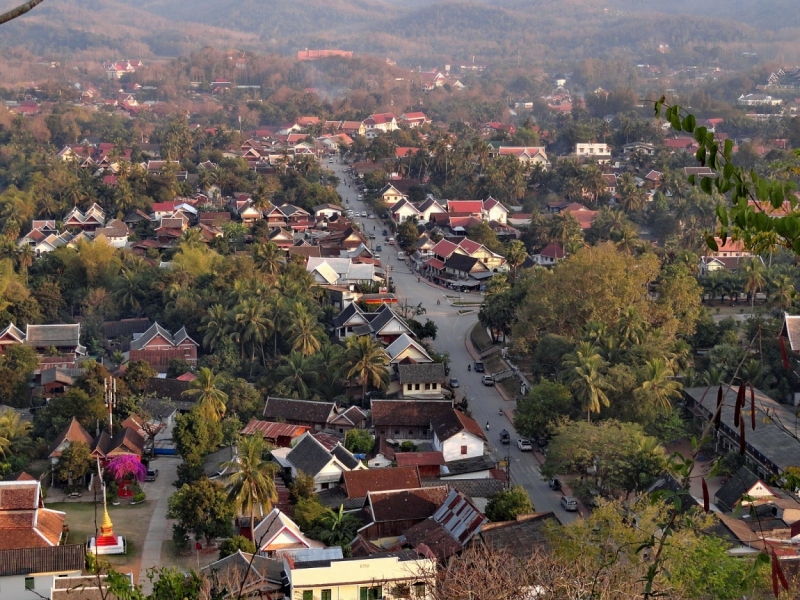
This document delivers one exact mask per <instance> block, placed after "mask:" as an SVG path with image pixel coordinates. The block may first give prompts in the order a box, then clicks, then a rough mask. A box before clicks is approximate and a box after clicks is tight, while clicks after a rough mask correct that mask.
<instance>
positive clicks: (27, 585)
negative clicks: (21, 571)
mask: <svg viewBox="0 0 800 600" xmlns="http://www.w3.org/2000/svg"><path fill="white" fill-rule="evenodd" d="M25 589H26V590H32V589H33V577H26V578H25Z"/></svg>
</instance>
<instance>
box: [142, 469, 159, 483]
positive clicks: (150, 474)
mask: <svg viewBox="0 0 800 600" xmlns="http://www.w3.org/2000/svg"><path fill="white" fill-rule="evenodd" d="M157 477H158V469H155V470H153V469H147V475H145V477H144V480H145V481H155V480H156V478H157Z"/></svg>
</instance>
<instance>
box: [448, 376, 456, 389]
mask: <svg viewBox="0 0 800 600" xmlns="http://www.w3.org/2000/svg"><path fill="white" fill-rule="evenodd" d="M450 387H452V388H457V387H458V379H456V378H455V377H454V378H453V379H451V380H450Z"/></svg>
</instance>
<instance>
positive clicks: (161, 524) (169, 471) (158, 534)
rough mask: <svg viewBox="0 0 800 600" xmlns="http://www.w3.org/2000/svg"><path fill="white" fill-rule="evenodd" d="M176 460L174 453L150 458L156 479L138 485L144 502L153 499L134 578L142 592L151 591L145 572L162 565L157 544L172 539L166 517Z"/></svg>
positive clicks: (175, 474)
mask: <svg viewBox="0 0 800 600" xmlns="http://www.w3.org/2000/svg"><path fill="white" fill-rule="evenodd" d="M180 462H181V461H180V459H179V458H178V457H177V456H161V457H159V458H158V459H157V460H154V461H153V462H152V466H151V468H152V469H158V471H159V473H158V479H156V480H155V481H153V482H150V483H145V484H144V485H143V486H142V489H143V490H144V492H145V493H146V494H147V499H148V501H152V500H155V501H156V506H155V509H154V510H153V515H152V516H151V517H150V523H149V524H147V525H146V526H147V535H146V536H145V539H144V547H143V548H142V562H141V568H140V570H139V578H138V582H139V584H140V585H141V586H142V590H143V591H144V593H146V594H149V593H151V592H152V591H153V586H152V582H151V581H150V580H149V579H148V578H147V571H148V569H152V568H160V567H161V566H162V565H163V563H162V560H161V547H162V545H163V543H164V542H165V541H167V540H171V539H172V527H171V526H170V523H169V521H168V519H167V508H168V503H169V497H170V496H171V495H172V493H173V492H174V491H175V488H174V487H173V486H172V482H173V481H175V480H176V479H177V473H178V465H179V464H180ZM142 526H143V527H144V526H145V523H142Z"/></svg>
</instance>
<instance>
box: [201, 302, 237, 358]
mask: <svg viewBox="0 0 800 600" xmlns="http://www.w3.org/2000/svg"><path fill="white" fill-rule="evenodd" d="M230 316H231V315H230V313H229V312H228V311H227V310H226V309H225V307H224V306H222V304H214V305H212V306H210V307H209V308H208V310H207V311H206V314H205V316H204V317H203V325H202V327H201V328H200V329H201V330H203V331H205V332H206V334H205V336H203V345H204V346H205V347H206V348H208V349H209V350H210V351H212V352H213V351H214V348H215V347H216V345H217V343H218V342H219V341H220V340H222V339H223V338H224V337H225V336H226V335H228V333H229V331H230V320H231V319H230Z"/></svg>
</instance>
